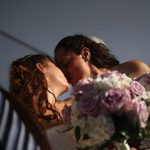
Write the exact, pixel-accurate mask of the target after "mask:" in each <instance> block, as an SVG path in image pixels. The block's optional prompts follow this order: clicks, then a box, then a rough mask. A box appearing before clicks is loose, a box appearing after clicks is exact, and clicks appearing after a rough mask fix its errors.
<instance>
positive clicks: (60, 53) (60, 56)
mask: <svg viewBox="0 0 150 150" xmlns="http://www.w3.org/2000/svg"><path fill="white" fill-rule="evenodd" d="M75 55H76V54H75V52H74V51H68V52H67V51H65V50H63V49H59V50H57V51H56V52H55V61H56V63H58V62H62V61H63V60H65V59H69V58H72V57H73V56H75Z"/></svg>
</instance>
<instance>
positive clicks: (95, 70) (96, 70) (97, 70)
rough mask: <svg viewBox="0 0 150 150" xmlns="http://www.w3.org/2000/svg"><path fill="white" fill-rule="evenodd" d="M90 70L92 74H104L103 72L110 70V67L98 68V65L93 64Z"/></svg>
mask: <svg viewBox="0 0 150 150" xmlns="http://www.w3.org/2000/svg"><path fill="white" fill-rule="evenodd" d="M90 71H91V76H97V75H98V74H102V73H104V72H106V71H108V69H106V68H97V67H96V66H94V65H91V67H90Z"/></svg>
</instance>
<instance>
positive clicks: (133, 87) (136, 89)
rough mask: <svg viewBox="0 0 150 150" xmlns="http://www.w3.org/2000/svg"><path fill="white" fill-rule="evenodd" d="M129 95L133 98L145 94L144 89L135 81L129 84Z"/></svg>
mask: <svg viewBox="0 0 150 150" xmlns="http://www.w3.org/2000/svg"><path fill="white" fill-rule="evenodd" d="M130 91H131V95H132V96H133V98H134V97H136V96H141V95H144V94H146V91H145V88H144V87H143V86H142V85H141V84H140V83H139V82H137V81H132V82H131V84H130Z"/></svg>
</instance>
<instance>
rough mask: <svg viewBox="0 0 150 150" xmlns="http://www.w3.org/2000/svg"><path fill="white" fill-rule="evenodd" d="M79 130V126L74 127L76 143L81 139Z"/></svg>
mask: <svg viewBox="0 0 150 150" xmlns="http://www.w3.org/2000/svg"><path fill="white" fill-rule="evenodd" d="M80 130H81V129H80V127H79V126H76V127H75V137H76V140H77V142H78V141H79V140H80V138H81V131H80Z"/></svg>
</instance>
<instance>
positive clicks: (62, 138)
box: [47, 125, 77, 150]
mask: <svg viewBox="0 0 150 150" xmlns="http://www.w3.org/2000/svg"><path fill="white" fill-rule="evenodd" d="M64 130H65V126H64V125H59V126H55V127H52V128H50V129H48V130H47V136H48V140H49V143H50V146H51V148H52V150H77V149H76V147H75V142H74V140H73V139H72V136H71V133H70V132H68V131H67V132H65V131H64Z"/></svg>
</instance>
